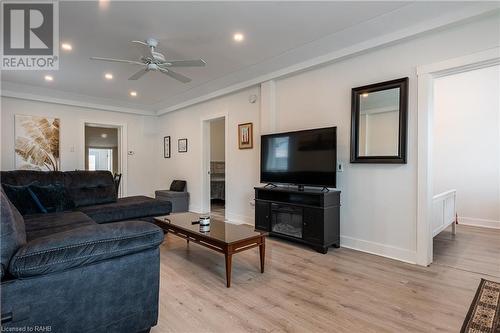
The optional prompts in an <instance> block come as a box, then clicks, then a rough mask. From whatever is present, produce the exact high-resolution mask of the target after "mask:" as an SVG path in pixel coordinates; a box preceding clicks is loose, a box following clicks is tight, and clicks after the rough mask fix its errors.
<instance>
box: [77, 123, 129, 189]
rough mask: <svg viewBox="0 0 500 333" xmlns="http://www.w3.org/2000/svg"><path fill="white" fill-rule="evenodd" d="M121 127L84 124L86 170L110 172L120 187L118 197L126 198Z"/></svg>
mask: <svg viewBox="0 0 500 333" xmlns="http://www.w3.org/2000/svg"><path fill="white" fill-rule="evenodd" d="M122 131H123V129H122V127H121V126H114V125H106V124H94V123H85V124H84V136H85V138H84V141H85V170H91V171H95V170H107V171H110V172H111V173H112V174H113V175H114V177H115V182H116V183H117V186H118V195H119V196H120V197H121V196H124V195H125V194H124V186H123V183H124V178H125V175H124V169H125V168H124V166H123V165H122V154H123V152H122V147H121V145H122V143H121V141H122V140H121V138H122V133H121V132H122Z"/></svg>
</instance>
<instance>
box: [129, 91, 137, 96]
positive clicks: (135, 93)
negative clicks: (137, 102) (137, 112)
mask: <svg viewBox="0 0 500 333" xmlns="http://www.w3.org/2000/svg"><path fill="white" fill-rule="evenodd" d="M129 94H130V96H132V97H137V91H131V92H130V93H129Z"/></svg>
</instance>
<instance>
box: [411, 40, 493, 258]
mask: <svg viewBox="0 0 500 333" xmlns="http://www.w3.org/2000/svg"><path fill="white" fill-rule="evenodd" d="M498 64H500V47H495V48H492V49H488V50H485V51H482V52H478V53H474V54H470V55H467V56H463V57H459V58H454V59H449V60H445V61H441V62H437V63H433V64H429V65H424V66H419V67H418V68H417V77H418V107H417V109H418V110H417V117H418V130H417V138H418V173H417V178H418V180H417V183H418V185H417V186H418V190H417V264H419V265H423V266H427V265H429V264H431V263H432V256H433V254H432V253H433V248H432V222H431V210H432V196H433V195H432V184H433V179H432V141H433V138H432V128H433V124H432V118H433V113H434V110H433V104H434V96H433V92H434V80H435V79H436V78H439V77H443V76H448V75H453V74H457V73H462V72H467V71H471V70H475V69H480V68H485V67H490V66H495V65H498Z"/></svg>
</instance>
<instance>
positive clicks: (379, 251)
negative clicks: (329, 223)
mask: <svg viewBox="0 0 500 333" xmlns="http://www.w3.org/2000/svg"><path fill="white" fill-rule="evenodd" d="M191 211H194V210H193V209H191ZM226 219H227V222H229V223H235V224H249V225H252V226H253V225H255V222H254V217H253V216H245V215H240V214H234V213H231V212H228V211H226ZM340 246H341V247H345V248H348V249H353V250H357V251H361V252H366V253H370V254H374V255H378V256H382V257H386V258H390V259H395V260H399V261H403V262H407V263H410V264H415V263H416V262H417V253H416V251H410V250H407V249H403V248H399V247H396V246H390V245H384V244H381V243H376V242H371V241H366V240H362V239H357V238H352V237H348V236H340Z"/></svg>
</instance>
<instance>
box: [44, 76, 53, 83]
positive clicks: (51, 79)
mask: <svg viewBox="0 0 500 333" xmlns="http://www.w3.org/2000/svg"><path fill="white" fill-rule="evenodd" d="M45 81H49V82H51V81H54V77H53V76H52V75H45Z"/></svg>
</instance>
